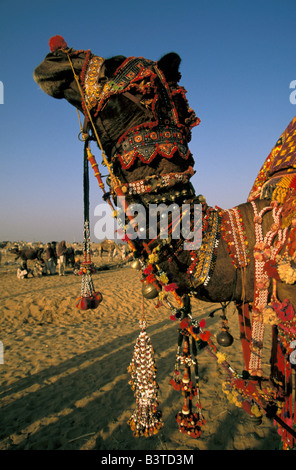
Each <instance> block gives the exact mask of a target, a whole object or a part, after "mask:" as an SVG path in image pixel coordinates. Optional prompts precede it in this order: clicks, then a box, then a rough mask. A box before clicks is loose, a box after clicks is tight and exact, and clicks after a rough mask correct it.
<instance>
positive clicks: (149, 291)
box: [142, 282, 158, 299]
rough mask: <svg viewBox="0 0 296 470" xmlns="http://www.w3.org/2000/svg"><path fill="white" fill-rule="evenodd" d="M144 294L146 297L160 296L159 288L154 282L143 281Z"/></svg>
mask: <svg viewBox="0 0 296 470" xmlns="http://www.w3.org/2000/svg"><path fill="white" fill-rule="evenodd" d="M142 295H143V297H145V299H155V297H157V296H158V290H157V288H156V287H155V286H154V285H153V284H147V282H143V284H142Z"/></svg>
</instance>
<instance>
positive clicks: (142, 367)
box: [128, 320, 163, 437]
mask: <svg viewBox="0 0 296 470" xmlns="http://www.w3.org/2000/svg"><path fill="white" fill-rule="evenodd" d="M140 329H141V332H140V334H139V336H138V339H137V342H136V344H135V347H134V354H133V358H132V361H131V363H130V365H129V368H128V372H129V373H130V374H131V380H130V382H129V385H131V388H132V390H133V391H134V395H135V397H136V404H137V408H136V409H135V411H134V413H133V414H132V416H131V417H130V419H129V420H128V424H129V426H130V427H131V430H132V431H133V434H134V436H135V437H140V436H145V437H149V436H152V435H154V434H157V433H158V432H159V430H160V429H162V427H163V422H162V419H161V412H160V411H159V410H158V409H157V407H158V401H157V395H158V392H157V390H158V385H157V382H156V367H155V360H154V351H153V348H152V345H151V340H150V338H149V336H148V335H147V333H146V321H145V320H141V321H140Z"/></svg>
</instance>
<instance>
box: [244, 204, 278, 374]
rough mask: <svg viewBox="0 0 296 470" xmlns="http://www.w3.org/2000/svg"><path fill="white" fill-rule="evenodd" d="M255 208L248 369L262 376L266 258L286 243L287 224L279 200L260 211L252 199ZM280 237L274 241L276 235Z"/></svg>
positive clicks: (267, 288)
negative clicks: (266, 221) (269, 218)
mask: <svg viewBox="0 0 296 470" xmlns="http://www.w3.org/2000/svg"><path fill="white" fill-rule="evenodd" d="M251 204H252V207H253V210H254V215H255V217H254V225H255V240H256V244H255V246H254V258H255V289H254V291H255V292H254V302H253V312H252V313H253V315H252V338H251V355H250V362H249V372H250V374H251V375H257V376H259V377H262V375H263V372H262V370H261V365H262V364H261V356H262V349H263V338H264V322H263V309H264V307H265V306H266V305H267V302H268V295H269V286H270V281H269V276H268V273H267V272H266V269H265V264H266V261H267V260H275V257H276V255H277V254H278V253H279V251H280V250H281V248H282V247H283V245H284V243H285V241H286V238H287V228H285V229H281V226H280V216H281V212H282V210H283V208H282V207H278V203H276V202H273V203H272V205H271V206H268V207H264V208H263V209H262V210H261V211H260V212H259V213H258V210H257V206H256V204H255V202H254V201H251ZM270 210H272V215H273V220H274V223H273V224H272V226H271V228H270V230H269V231H268V232H267V233H266V235H265V237H264V236H263V230H262V217H263V215H264V214H265V213H266V212H268V211H270ZM276 236H277V238H278V239H277V241H276V242H274V243H273V244H272V242H273V241H274V239H275V237H276Z"/></svg>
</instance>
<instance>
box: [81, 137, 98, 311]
mask: <svg viewBox="0 0 296 470" xmlns="http://www.w3.org/2000/svg"><path fill="white" fill-rule="evenodd" d="M83 196H84V230H83V262H82V264H81V266H80V271H79V274H80V275H81V276H82V282H81V296H80V297H78V299H77V300H76V307H77V308H79V309H80V310H88V309H95V308H97V307H98V305H99V304H100V303H101V302H102V300H103V296H102V294H101V293H100V292H99V291H95V288H94V284H93V280H92V276H91V275H92V273H94V272H96V269H95V267H94V265H93V263H92V261H91V248H90V231H89V173H88V153H87V143H85V147H84V168H83Z"/></svg>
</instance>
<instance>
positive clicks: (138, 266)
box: [131, 259, 141, 270]
mask: <svg viewBox="0 0 296 470" xmlns="http://www.w3.org/2000/svg"><path fill="white" fill-rule="evenodd" d="M131 267H132V268H133V269H138V270H139V269H141V263H140V261H139V260H138V259H135V260H134V261H133V262H132V263H131Z"/></svg>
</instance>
